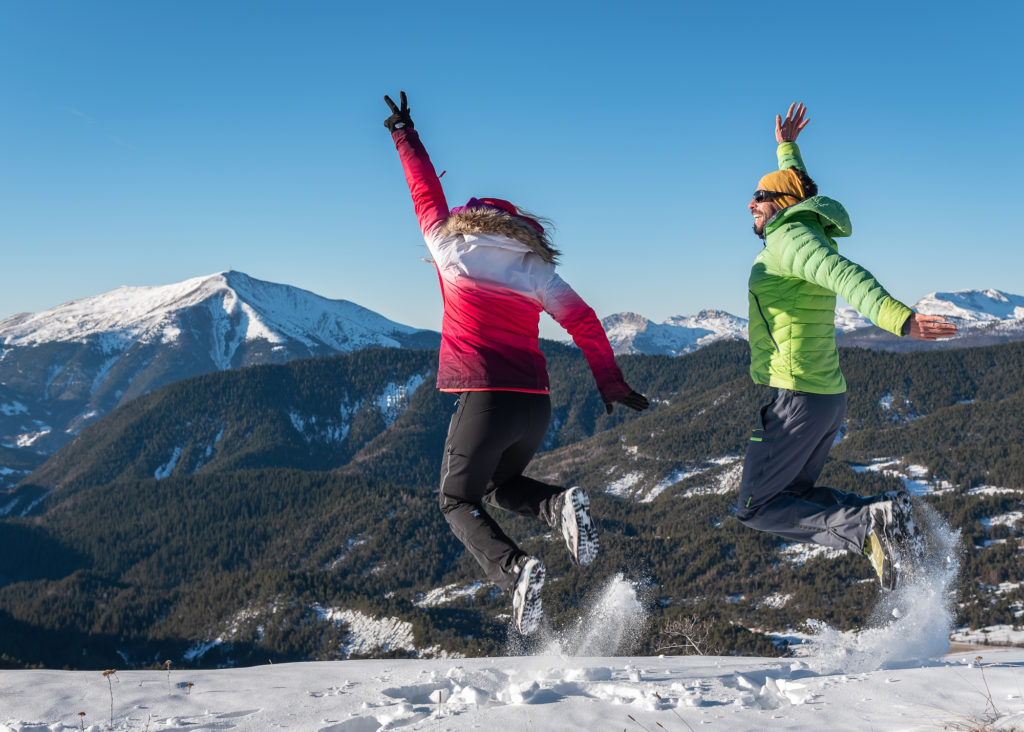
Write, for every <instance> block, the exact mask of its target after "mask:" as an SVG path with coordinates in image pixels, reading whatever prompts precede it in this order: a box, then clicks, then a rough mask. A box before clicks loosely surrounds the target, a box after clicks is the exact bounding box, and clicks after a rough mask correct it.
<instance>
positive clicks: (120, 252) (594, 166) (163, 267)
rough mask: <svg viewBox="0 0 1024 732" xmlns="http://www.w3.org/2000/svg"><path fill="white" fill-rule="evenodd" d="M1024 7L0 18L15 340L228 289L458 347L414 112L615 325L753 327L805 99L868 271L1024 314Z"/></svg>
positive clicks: (89, 8) (70, 10)
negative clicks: (979, 293) (409, 151)
mask: <svg viewBox="0 0 1024 732" xmlns="http://www.w3.org/2000/svg"><path fill="white" fill-rule="evenodd" d="M1021 7H1022V6H1021V5H1020V4H1017V3H1011V4H1005V3H994V2H993V3H990V2H976V3H973V4H961V5H959V6H956V7H944V6H940V5H937V4H934V3H919V2H906V3H893V4H891V5H890V4H889V3H884V4H883V3H873V2H862V3H856V4H853V3H850V4H842V5H840V4H838V3H821V2H819V3H814V4H805V3H787V4H785V5H784V6H780V5H778V4H770V3H754V2H723V3H717V4H713V3H700V4H693V5H692V6H691V5H690V4H688V3H683V2H634V3H628V4H614V5H606V4H597V3H574V2H564V3H557V2H530V1H527V2H519V3H515V4H512V3H503V4H493V3H469V2H445V3H437V2H433V3H411V2H401V1H396V2H387V3H366V2H341V1H339V2H310V1H304V0H292V1H290V2H259V1H255V2H233V1H230V0H218V1H217V2H208V1H203V2H198V1H195V0H175V1H165V0H147V1H145V2H139V1H136V0H131V1H129V0H125V1H123V2H110V1H107V0H92V1H89V2H86V1H84V0H77V1H74V2H51V1H48V0H0V70H2V71H0V251H2V255H3V261H4V263H5V266H4V267H3V268H2V270H0V318H3V317H7V316H9V315H12V314H14V313H17V312H22V311H38V310H43V309H46V308H48V307H52V306H54V305H57V304H60V303H62V302H65V301H68V300H71V299H74V298H78V297H84V296H89V295H95V294H99V293H101V292H105V291H107V290H110V289H113V288H115V287H117V286H119V285H157V284H169V283H172V282H177V281H180V280H183V279H187V278H189V277H196V276H199V275H205V274H210V273H213V272H217V271H220V270H224V269H229V268H230V269H236V270H240V271H243V272H246V273H247V274H249V275H252V276H254V277H257V278H260V279H265V280H270V281H274V282H282V283H287V284H291V285H296V286H299V287H303V288H306V289H309V290H312V291H314V292H317V293H319V294H321V295H324V296H327V297H333V298H344V299H348V300H352V301H354V302H357V303H359V304H361V305H364V306H366V307H369V308H371V309H373V310H376V311H377V312H380V313H381V314H383V315H385V316H387V317H389V318H392V319H394V320H398V321H400V322H403V323H407V324H410V325H415V326H420V327H429V328H435V329H436V328H438V327H439V324H440V297H439V294H438V289H437V279H436V276H435V274H434V272H433V270H432V268H430V267H429V266H428V265H426V264H424V263H423V262H421V261H420V259H419V258H420V257H421V256H424V255H425V250H424V249H423V248H422V246H421V244H422V240H421V239H420V237H419V232H418V229H417V227H416V222H415V219H414V217H413V214H412V207H411V205H410V203H409V200H408V193H407V191H406V189H405V183H404V179H403V177H402V173H401V168H400V165H399V163H398V158H397V155H396V154H395V151H394V148H393V146H392V144H391V140H390V136H389V135H388V133H387V131H386V130H385V128H384V127H383V126H382V125H381V122H382V120H383V119H384V118H385V117H386V116H387V113H388V110H387V107H386V106H385V105H384V103H383V101H382V96H383V95H384V94H385V93H387V94H391V95H392V96H395V97H396V98H397V94H398V91H399V90H401V89H404V90H406V91H407V92H408V94H409V100H410V106H411V107H412V111H413V118H414V120H415V122H416V126H417V129H418V130H420V134H421V136H422V138H423V140H424V142H425V144H426V146H427V149H428V150H429V151H430V153H431V156H432V158H433V160H434V162H435V165H436V166H437V168H438V170H439V171H440V170H442V169H444V170H447V174H446V175H445V177H444V179H443V182H444V184H445V187H446V190H447V193H448V197H449V202H450V203H451V204H452V205H455V204H457V203H462V202H464V201H465V199H466V198H468V197H469V196H471V195H492V196H499V197H502V198H507V199H510V200H512V201H514V202H516V203H519V204H520V205H523V206H525V207H527V208H529V209H531V210H534V211H536V212H538V213H540V214H542V215H545V216H547V217H549V218H551V219H553V220H554V221H555V223H556V225H557V230H556V235H555V240H556V243H557V244H558V246H559V247H560V248H561V249H562V250H563V252H564V260H563V265H562V267H561V273H562V275H563V277H565V279H567V280H568V281H569V282H570V283H571V284H572V285H573V286H574V287H575V288H576V289H577V290H578V291H579V292H580V293H581V294H582V295H583V296H584V298H585V299H587V300H588V301H589V302H590V303H591V305H592V306H593V307H594V309H595V310H596V311H597V313H598V315H599V316H602V317H603V316H605V315H608V314H611V313H615V312H621V311H632V312H638V313H641V314H643V315H645V316H647V317H649V318H652V319H655V320H658V321H660V320H663V319H664V318H666V317H668V316H670V315H676V314H692V313H695V312H696V311H698V310H700V309H702V308H705V307H716V308H721V309H725V310H729V311H730V312H733V313H735V314H738V315H743V316H745V315H746V279H747V273H748V271H749V266H750V262H751V260H752V259H753V257H754V256H755V255H756V254H757V251H758V250H759V248H760V243H759V241H758V240H757V239H756V238H755V237H754V236H753V234H752V233H751V230H750V226H751V219H750V215H749V213H748V211H747V210H746V205H747V203H748V202H749V200H750V193H751V191H752V190H753V188H754V187H755V184H756V181H757V179H758V178H759V177H760V176H761V175H762V174H764V173H766V172H768V171H769V170H772V169H773V168H774V166H775V141H774V135H773V129H774V115H775V114H776V113H784V112H785V109H786V107H787V106H788V104H789V102H790V101H794V100H800V101H803V102H805V103H806V104H807V106H808V109H809V117H810V119H811V122H810V125H809V126H808V128H807V129H806V131H805V132H804V134H803V135H802V136H801V138H800V144H801V149H802V151H803V153H804V158H805V161H806V162H807V164H808V167H809V170H810V173H811V175H812V176H813V177H814V178H815V179H816V180H817V182H818V184H819V186H820V189H821V192H822V194H824V195H829V196H831V197H833V198H836V199H838V200H839V201H841V202H842V203H843V204H844V205H845V206H846V208H847V209H848V211H849V212H850V215H851V218H852V220H853V225H854V234H853V237H852V238H850V239H848V240H845V241H842V242H841V247H842V249H841V250H842V251H843V252H844V253H845V254H846V255H847V256H849V257H851V258H853V259H854V260H856V261H858V262H860V263H861V264H863V265H864V266H866V267H867V268H868V269H869V270H871V271H872V272H873V273H874V274H875V275H876V276H877V277H878V278H879V279H880V280H881V281H882V282H883V284H885V285H886V287H887V288H888V289H889V290H890V292H891V293H892V294H893V295H894V296H896V297H897V298H900V299H902V300H904V301H906V302H908V303H913V302H914V301H916V300H917V299H918V298H920V297H922V296H923V295H925V294H928V293H930V292H934V291H936V290H954V289H966V288H989V287H993V288H996V289H1002V290H1005V291H1009V292H1014V293H1017V294H1021V293H1024V247H1022V244H1024V242H1022V241H1021V240H1022V237H1021V234H1020V223H1019V220H1020V217H1021V215H1022V213H1024V207H1022V206H1021V203H1020V200H1019V190H1020V185H1021V184H1020V178H1019V171H1021V170H1024V144H1022V136H1021V131H1022V130H1024V94H1022V92H1021V88H1022V87H1021V79H1020V76H1021V71H1022V70H1024V54H1022V52H1021V51H1020V50H1019V49H1020V47H1021V44H1020V42H1019V38H1018V37H1017V36H1018V34H1019V30H1020V28H1021V27H1022V26H1024V23H1022V21H1024V10H1022V9H1021ZM542 332H543V333H545V334H546V335H550V336H554V335H557V334H558V333H559V331H558V329H557V326H555V325H554V324H553V323H551V322H550V321H547V324H546V325H545V326H544V328H543V331H542Z"/></svg>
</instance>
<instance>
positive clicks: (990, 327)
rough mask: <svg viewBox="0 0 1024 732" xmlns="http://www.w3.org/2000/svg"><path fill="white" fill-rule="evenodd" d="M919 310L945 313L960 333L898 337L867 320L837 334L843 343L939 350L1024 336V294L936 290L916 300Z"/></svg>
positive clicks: (888, 348) (934, 313)
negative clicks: (917, 338) (929, 338)
mask: <svg viewBox="0 0 1024 732" xmlns="http://www.w3.org/2000/svg"><path fill="white" fill-rule="evenodd" d="M913 308H914V310H915V311H917V312H919V313H922V314H925V315H942V316H943V317H945V318H948V319H949V320H952V321H953V322H954V323H956V325H957V328H959V333H958V334H957V336H956V337H955V338H951V339H949V340H946V341H934V342H931V341H915V340H912V339H910V338H898V337H896V336H894V335H892V334H891V333H887V332H885V331H883V330H880V329H878V328H876V327H874V326H873V325H871V324H869V323H866V324H865V325H864V326H863V327H860V328H850V329H849V330H847V331H845V332H843V333H842V334H841V335H839V336H838V337H837V338H836V342H837V343H839V345H841V346H859V347H861V348H876V349H881V350H887V351H909V350H936V349H946V348H969V347H973V346H990V345H994V344H996V343H1006V342H1008V341H1020V340H1024V297H1022V296H1020V295H1012V294H1010V293H1007V292H1002V291H1000V290H955V291H953V292H933V293H932V294H930V295H925V296H924V297H922V298H921V299H920V300H918V301H917V302H916V303H914V305H913Z"/></svg>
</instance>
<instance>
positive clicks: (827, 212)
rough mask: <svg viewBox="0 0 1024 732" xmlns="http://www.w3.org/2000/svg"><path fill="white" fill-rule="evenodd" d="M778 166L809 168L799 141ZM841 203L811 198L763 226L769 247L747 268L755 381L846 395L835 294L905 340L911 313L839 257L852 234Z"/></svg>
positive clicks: (788, 146) (783, 150)
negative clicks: (903, 333) (841, 239)
mask: <svg viewBox="0 0 1024 732" xmlns="http://www.w3.org/2000/svg"><path fill="white" fill-rule="evenodd" d="M778 158H779V169H780V170H783V169H785V168H792V167H796V168H799V169H800V170H806V169H805V168H804V165H803V160H802V159H801V157H800V149H799V148H798V147H797V146H796V143H792V142H784V143H782V144H781V145H779V149H778ZM851 231H852V227H851V225H850V217H849V215H848V214H847V213H846V209H844V208H843V207H842V205H841V204H840V203H839V202H838V201H834V200H832V199H831V198H826V197H825V196H814V197H813V198H807V199H804V200H803V201H800V202H799V203H797V204H795V205H793V206H789V207H787V208H784V209H782V210H781V211H779V212H778V213H777V214H775V216H774V217H772V219H771V220H770V221H769V222H768V223H767V224H766V225H765V247H764V249H763V250H762V251H761V253H760V254H758V255H757V258H756V259H755V260H754V266H753V268H752V269H751V270H750V281H749V290H750V295H749V300H750V324H749V329H750V376H751V378H753V380H754V382H755V383H758V384H767V385H769V386H774V387H779V388H782V389H792V390H793V391H805V392H810V393H813V394H841V393H843V392H845V391H846V380H845V379H844V378H843V374H842V372H841V371H840V370H839V352H838V350H836V341H835V336H836V329H835V310H836V294H839V295H842V296H843V298H844V299H845V300H846V301H847V302H848V303H850V305H852V306H853V307H855V308H856V309H857V310H858V311H859V312H860V313H861V314H862V315H864V316H865V317H867V318H868V319H869V320H871V322H872V323H874V324H876V325H877V326H878V327H880V328H883V329H885V330H887V331H889V332H891V333H895V334H897V335H900V330H901V329H902V328H903V323H904V322H905V321H906V319H907V318H909V317H910V315H911V314H912V313H913V311H912V310H911V309H910V308H908V307H907V306H906V305H904V304H903V303H901V302H899V301H898V300H896V299H894V298H893V297H891V296H890V295H889V293H888V292H886V291H885V288H884V287H882V286H881V285H880V284H879V283H878V280H876V279H875V278H874V277H873V276H872V275H871V273H870V272H868V271H867V270H866V269H864V268H863V267H861V266H860V265H858V264H856V263H854V262H851V261H850V260H849V259H847V258H846V257H844V256H842V255H841V254H840V253H839V248H838V246H837V245H836V242H835V239H834V237H841V236H849V235H850V233H851Z"/></svg>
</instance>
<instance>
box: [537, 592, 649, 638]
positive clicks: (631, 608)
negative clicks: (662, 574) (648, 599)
mask: <svg viewBox="0 0 1024 732" xmlns="http://www.w3.org/2000/svg"><path fill="white" fill-rule="evenodd" d="M644 587H645V584H644V583H643V581H641V580H627V579H626V578H625V576H624V575H623V574H622V573H621V572H620V573H619V574H616V575H615V576H614V577H612V578H611V579H609V580H608V581H607V582H606V583H605V585H604V586H603V587H602V588H601V589H600V590H599V591H598V592H597V593H596V594H595V596H594V597H593V598H592V599H591V600H590V601H588V602H587V603H586V604H585V607H588V608H589V610H588V611H587V612H586V613H585V614H584V615H582V616H580V617H579V618H577V620H576V622H575V623H574V624H573V625H572V626H571V627H569V628H567V629H565V630H562V631H552V632H551V633H550V635H548V637H546V638H544V643H543V645H542V650H541V651H540V655H545V656H618V655H621V654H623V653H626V652H628V650H629V649H630V648H631V647H633V646H634V645H635V644H636V642H637V641H638V640H639V639H640V635H641V633H642V632H643V630H644V626H645V625H646V624H647V617H648V614H649V613H648V610H647V607H646V606H645V605H644V602H643V599H642V596H643V594H644V592H645V589H644Z"/></svg>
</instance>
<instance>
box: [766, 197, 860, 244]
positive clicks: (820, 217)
mask: <svg viewBox="0 0 1024 732" xmlns="http://www.w3.org/2000/svg"><path fill="white" fill-rule="evenodd" d="M808 217H816V218H817V221H818V222H819V223H820V224H821V227H822V229H824V230H825V234H826V235H827V236H830V237H841V236H850V234H852V233H853V224H852V223H850V214H848V213H846V209H845V208H843V204H841V203H839V201H836V200H835V199H832V198H828V197H827V196H812V197H811V198H805V199H804V200H802V201H800V203H796V204H794V205H792V206H787V207H786V208H784V209H782V210H781V211H779V212H778V213H777V214H775V216H774V217H773V218H772V220H771V221H769V222H768V225H767V226H766V227H765V234H766V235H767V234H769V233H771V232H772V231H773V230H774V229H776V228H778V227H779V226H781V225H782V224H783V223H785V222H788V221H794V220H800V219H807V218H808Z"/></svg>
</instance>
